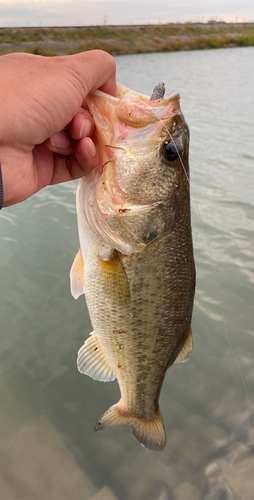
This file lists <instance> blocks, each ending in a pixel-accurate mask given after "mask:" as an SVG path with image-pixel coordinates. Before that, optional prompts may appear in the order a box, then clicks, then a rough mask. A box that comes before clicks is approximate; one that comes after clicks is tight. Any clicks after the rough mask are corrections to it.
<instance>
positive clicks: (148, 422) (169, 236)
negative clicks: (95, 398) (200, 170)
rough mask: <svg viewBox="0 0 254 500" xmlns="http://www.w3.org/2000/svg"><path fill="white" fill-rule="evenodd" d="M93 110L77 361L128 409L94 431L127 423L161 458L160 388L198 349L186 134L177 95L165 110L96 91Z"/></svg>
mask: <svg viewBox="0 0 254 500" xmlns="http://www.w3.org/2000/svg"><path fill="white" fill-rule="evenodd" d="M126 100H128V102H127V103H125V101H126ZM87 102H88V106H89V109H90V111H91V112H92V114H93V117H94V120H95V124H96V133H95V137H94V140H95V141H96V142H97V144H98V145H99V147H100V151H101V163H100V165H99V166H98V172H97V173H96V174H94V173H92V174H89V175H88V176H87V177H84V178H82V179H81V180H80V184H79V187H78V191H77V214H78V227H79V238H80V246H81V252H78V254H77V257H76V259H75V261H74V264H73V267H72V270H71V289H72V294H73V295H74V297H75V298H77V297H79V296H80V295H81V294H82V293H85V296H86V301H87V305H88V310H89V313H90V317H91V322H92V325H93V329H94V331H93V332H92V335H91V337H89V339H87V340H86V342H85V344H84V345H83V346H82V347H81V349H80V351H79V354H78V368H79V371H80V372H81V373H85V374H87V375H90V376H91V377H93V378H94V379H95V380H101V381H110V380H113V379H114V378H117V381H118V384H119V387H120V391H121V399H120V401H119V402H118V403H117V404H116V405H114V406H112V407H111V408H110V409H109V410H108V411H106V413H105V414H104V415H103V416H102V417H101V418H100V420H99V421H98V422H97V424H96V426H95V430H104V429H107V428H109V427H112V426H114V425H119V424H124V423H125V424H128V425H130V426H131V427H132V432H133V435H134V436H135V437H136V439H137V440H138V441H139V442H140V443H141V444H142V445H144V446H146V447H147V448H149V449H152V450H162V449H163V448H164V447H165V444H166V435H165V429H164V424H163V420H162V417H161V414H160V410H159V395H160V391H161V387H162V383H163V380H164V377H165V374H166V371H167V369H168V368H169V367H170V366H171V365H172V364H173V363H174V362H181V361H186V360H187V359H188V357H189V355H190V352H191V349H192V334H191V317H192V308H193V299H194V291H195V265H194V259H193V249H192V237H191V223H190V194H189V179H188V175H189V169H188V144H189V138H188V137H189V136H188V128H187V125H186V123H185V121H184V118H183V115H182V114H181V111H180V107H179V96H178V94H176V93H173V94H171V95H169V96H168V97H166V98H161V99H160V103H159V104H160V105H159V104H158V103H156V101H149V98H148V97H147V96H143V95H141V94H137V93H135V92H132V91H130V90H129V89H125V88H124V87H122V86H119V94H118V97H117V98H113V97H112V96H108V95H106V94H104V93H102V92H100V91H97V92H95V93H94V94H92V95H91V96H88V99H87ZM122 104H123V105H122ZM119 105H121V107H120V108H119ZM119 109H120V111H119ZM125 109H126V110H128V117H127V118H126V120H125V118H124V115H123V113H124V110H125ZM132 109H133V116H132ZM147 109H148V111H149V113H150V115H151V118H150V122H149V113H148V111H147ZM142 113H145V114H144V116H143V115H142ZM101 116H103V120H104V121H103V132H102V131H101V129H100V120H101ZM155 117H156V120H155ZM132 120H133V123H132ZM126 121H127V124H126ZM107 122H108V129H110V132H108V135H107V126H106V125H105V124H107ZM123 124H124V127H123ZM147 128H149V130H147ZM121 131H122V134H123V135H121V133H120V132H121ZM170 131H172V133H171V132H170ZM109 137H110V143H109V142H108V139H109ZM169 143H170V144H172V145H171V146H170V148H168V149H167V145H168V144H169ZM119 144H121V145H122V146H124V149H125V152H124V153H123V150H120V149H119V148H118V146H119ZM140 144H142V147H140ZM155 145H156V147H155ZM174 148H177V152H178V154H177V156H176V155H175V153H174ZM144 150H145V151H146V154H145V161H144V154H143V152H144ZM167 155H168V156H167ZM106 156H107V158H108V162H107V164H106V165H104V166H103V168H101V167H102V165H103V161H104V160H105V157H106ZM172 158H173V159H172ZM128 172H129V175H128ZM144 179H147V185H146V183H145V182H144ZM157 179H158V182H157ZM126 249H127V250H128V251H127V252H126Z"/></svg>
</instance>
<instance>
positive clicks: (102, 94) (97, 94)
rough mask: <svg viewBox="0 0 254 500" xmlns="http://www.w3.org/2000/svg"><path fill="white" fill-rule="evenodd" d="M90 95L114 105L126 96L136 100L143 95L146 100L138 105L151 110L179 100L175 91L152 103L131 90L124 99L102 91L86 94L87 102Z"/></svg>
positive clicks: (178, 95)
mask: <svg viewBox="0 0 254 500" xmlns="http://www.w3.org/2000/svg"><path fill="white" fill-rule="evenodd" d="M117 85H118V87H119V84H117ZM128 90H129V89H128ZM90 95H91V96H93V97H107V99H108V100H110V101H112V102H115V103H118V102H119V101H120V100H122V99H125V98H126V97H127V96H131V95H132V96H135V98H136V99H137V95H143V97H146V98H147V100H143V101H142V100H141V101H139V104H142V102H144V103H145V104H146V105H147V106H149V107H151V108H158V107H161V106H165V104H168V103H169V102H171V101H174V100H180V94H179V92H176V91H173V92H171V93H170V94H169V95H168V96H166V97H162V98H161V99H155V100H153V101H150V100H149V96H145V95H144V94H138V93H137V92H136V93H135V92H132V91H131V90H130V93H129V94H127V96H126V97H125V96H123V97H122V96H119V97H114V96H112V95H110V94H107V93H106V92H103V91H102V90H95V91H94V92H91V94H88V96H87V98H88V100H89V96H90ZM88 106H89V104H88Z"/></svg>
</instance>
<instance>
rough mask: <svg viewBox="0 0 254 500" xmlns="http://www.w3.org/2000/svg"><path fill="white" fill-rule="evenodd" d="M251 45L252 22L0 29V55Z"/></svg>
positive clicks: (253, 41)
mask: <svg viewBox="0 0 254 500" xmlns="http://www.w3.org/2000/svg"><path fill="white" fill-rule="evenodd" d="M247 46H254V23H224V22H218V23H216V22H209V23H184V24H152V25H131V26H122V25H121V26H82V27H55V28H54V27H52V28H51V27H39V28H28V27H27V28H0V55H2V54H7V53H11V52H30V53H32V54H39V55H44V56H56V55H70V54H75V53H78V52H83V51H86V50H92V49H102V50H105V51H107V52H109V53H110V54H112V55H125V54H140V53H151V52H176V51H181V50H204V49H218V48H226V47H247Z"/></svg>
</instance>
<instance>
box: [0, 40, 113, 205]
mask: <svg viewBox="0 0 254 500" xmlns="http://www.w3.org/2000/svg"><path fill="white" fill-rule="evenodd" d="M98 88H100V89H101V90H103V91H104V92H107V93H108V94H111V95H116V90H117V89H116V80H115V62H114V59H113V58H112V57H111V56H110V55H109V54H107V53H106V52H103V51H100V50H93V51H89V52H83V53H80V54H75V55H73V56H62V57H54V58H48V57H42V56H35V55H31V54H23V53H20V54H18V53H17V54H8V55H5V56H1V57H0V95H1V115H0V162H1V166H2V177H3V190H4V204H3V206H4V207H6V206H9V205H13V204H15V203H18V202H20V201H23V200H25V199H27V198H28V197H29V196H31V195H33V194H34V193H36V192H37V191H39V190H40V189H42V188H43V187H45V186H47V185H50V184H57V183H60V182H65V181H69V180H73V179H77V178H79V177H82V176H84V175H85V174H86V173H89V172H90V171H91V170H92V169H93V168H94V167H95V166H96V165H97V163H98V153H97V151H96V149H95V146H94V143H93V141H92V140H91V139H90V137H89V135H91V134H92V132H93V127H94V125H93V120H92V117H91V115H90V113H89V112H88V111H87V109H85V97H86V95H87V94H89V93H90V92H93V91H94V90H96V89H98Z"/></svg>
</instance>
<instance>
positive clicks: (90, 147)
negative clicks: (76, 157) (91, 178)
mask: <svg viewBox="0 0 254 500" xmlns="http://www.w3.org/2000/svg"><path fill="white" fill-rule="evenodd" d="M87 152H88V154H89V155H90V156H95V155H96V147H95V145H94V143H93V141H92V139H89V144H88V147H87Z"/></svg>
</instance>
